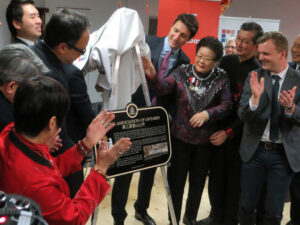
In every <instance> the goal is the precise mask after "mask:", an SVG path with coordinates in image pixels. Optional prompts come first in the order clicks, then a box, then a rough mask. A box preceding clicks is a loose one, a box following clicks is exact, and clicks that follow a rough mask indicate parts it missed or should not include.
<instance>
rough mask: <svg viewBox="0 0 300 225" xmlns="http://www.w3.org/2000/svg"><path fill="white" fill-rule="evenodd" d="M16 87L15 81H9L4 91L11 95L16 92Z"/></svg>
mask: <svg viewBox="0 0 300 225" xmlns="http://www.w3.org/2000/svg"><path fill="white" fill-rule="evenodd" d="M17 88H18V85H17V83H16V82H15V81H10V82H8V83H7V84H6V87H5V91H6V92H7V94H13V93H15V92H16V90H17Z"/></svg>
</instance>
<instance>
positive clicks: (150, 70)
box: [142, 56, 156, 80]
mask: <svg viewBox="0 0 300 225" xmlns="http://www.w3.org/2000/svg"><path fill="white" fill-rule="evenodd" d="M142 62H143V68H144V72H145V74H146V76H147V78H148V79H150V80H152V79H154V78H155V76H156V70H155V68H154V66H153V64H152V62H151V60H150V59H148V58H147V57H145V56H143V57H142Z"/></svg>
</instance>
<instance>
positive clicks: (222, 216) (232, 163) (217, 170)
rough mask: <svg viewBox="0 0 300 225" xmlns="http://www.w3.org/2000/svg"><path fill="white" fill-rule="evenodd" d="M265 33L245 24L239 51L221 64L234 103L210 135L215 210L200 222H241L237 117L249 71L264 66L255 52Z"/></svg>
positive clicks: (227, 224)
mask: <svg viewBox="0 0 300 225" xmlns="http://www.w3.org/2000/svg"><path fill="white" fill-rule="evenodd" d="M262 34H263V29H262V28H261V26H260V25H259V24H257V23H255V22H247V23H244V24H242V25H241V28H240V30H239V32H238V35H237V37H236V41H235V42H236V54H233V55H228V56H224V57H223V58H222V60H221V62H220V65H219V66H220V67H221V68H223V69H224V70H225V71H226V72H227V74H228V77H229V79H230V88H231V92H232V96H233V106H232V112H231V114H229V115H228V116H227V117H226V118H225V119H224V120H223V122H220V130H219V131H217V132H216V133H214V134H213V135H212V136H211V137H210V142H211V144H212V145H214V146H215V148H214V151H213V153H214V154H215V159H216V160H214V161H213V165H212V166H211V170H210V174H209V186H208V193H209V199H210V204H211V212H210V215H209V217H207V218H205V219H203V220H201V221H199V224H205V225H219V224H225V225H237V224H238V217H237V214H238V206H239V197H240V171H241V159H240V155H239V146H240V141H241V137H242V127H243V123H242V121H241V120H240V119H239V118H238V116H237V108H238V104H239V100H240V96H241V93H242V87H243V84H244V82H245V80H246V78H247V76H248V73H249V72H250V71H252V70H255V69H257V68H259V67H260V63H259V61H258V60H257V59H256V58H255V55H256V52H257V44H256V40H257V39H258V38H259V37H260V36H262Z"/></svg>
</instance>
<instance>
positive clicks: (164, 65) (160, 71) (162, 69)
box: [157, 51, 172, 77]
mask: <svg viewBox="0 0 300 225" xmlns="http://www.w3.org/2000/svg"><path fill="white" fill-rule="evenodd" d="M171 53H172V51H169V52H168V53H167V54H166V55H165V58H164V59H163V61H162V63H161V64H160V67H159V69H158V73H157V76H159V77H164V76H165V73H166V71H167V69H168V65H169V58H170V55H171Z"/></svg>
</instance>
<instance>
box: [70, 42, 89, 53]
mask: <svg viewBox="0 0 300 225" xmlns="http://www.w3.org/2000/svg"><path fill="white" fill-rule="evenodd" d="M66 44H67V45H68V46H69V48H73V49H74V50H76V51H77V52H79V53H80V55H84V53H85V52H86V49H85V48H84V49H79V48H77V47H76V46H74V45H72V44H69V43H66Z"/></svg>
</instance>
